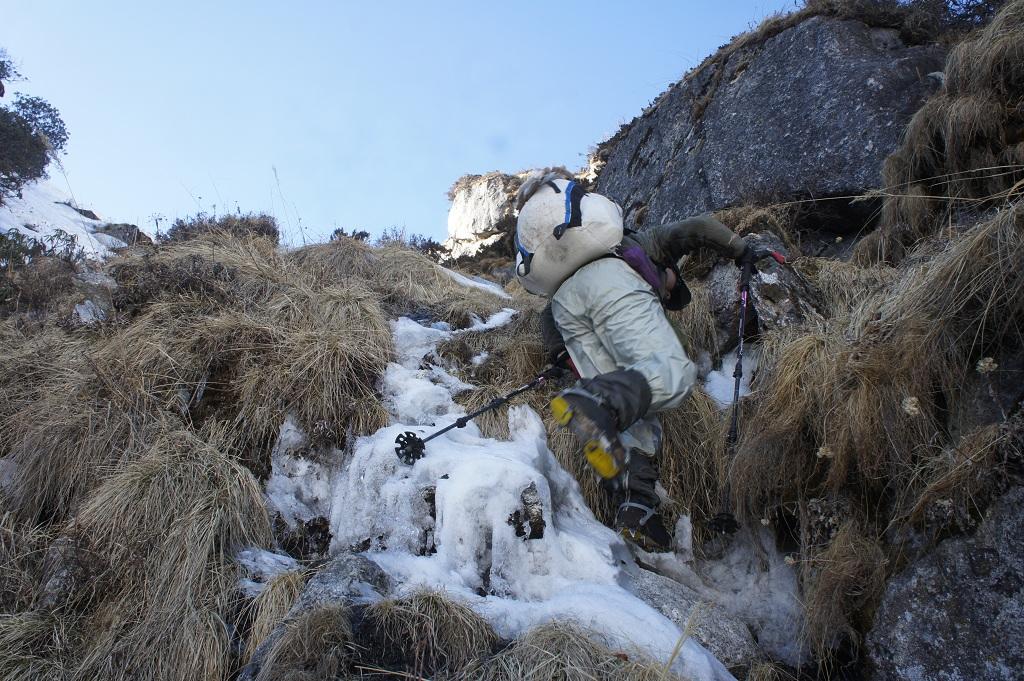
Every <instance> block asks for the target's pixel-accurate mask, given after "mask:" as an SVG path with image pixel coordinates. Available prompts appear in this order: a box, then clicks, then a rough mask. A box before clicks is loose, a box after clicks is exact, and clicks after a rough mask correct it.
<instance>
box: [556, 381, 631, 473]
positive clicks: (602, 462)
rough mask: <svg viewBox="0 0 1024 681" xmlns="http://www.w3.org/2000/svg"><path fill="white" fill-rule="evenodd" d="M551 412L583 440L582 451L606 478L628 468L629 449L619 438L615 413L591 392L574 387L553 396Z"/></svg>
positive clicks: (558, 421) (560, 423)
mask: <svg viewBox="0 0 1024 681" xmlns="http://www.w3.org/2000/svg"><path fill="white" fill-rule="evenodd" d="M551 412H552V414H553V415H554V417H555V421H556V422H557V423H558V425H559V426H561V427H563V428H564V427H568V428H569V429H570V430H572V432H573V433H575V434H576V437H577V438H579V440H580V442H582V443H583V454H584V456H586V457H587V461H588V462H589V463H590V465H591V467H592V468H593V469H594V470H595V471H596V472H597V474H598V475H600V476H601V477H602V478H604V479H605V480H611V479H612V478H615V477H616V476H617V475H618V474H619V472H620V471H622V470H623V469H624V468H625V463H626V451H625V449H624V448H623V446H622V443H621V442H619V428H618V423H617V421H616V419H615V417H614V416H613V415H612V413H611V412H610V411H608V410H607V409H605V408H604V406H602V405H601V403H600V402H599V401H598V400H597V399H596V398H595V397H593V396H592V395H590V394H588V393H585V392H583V391H582V390H579V389H576V388H573V389H569V390H566V391H565V392H563V393H562V394H561V395H559V396H558V397H556V398H554V399H553V400H551Z"/></svg>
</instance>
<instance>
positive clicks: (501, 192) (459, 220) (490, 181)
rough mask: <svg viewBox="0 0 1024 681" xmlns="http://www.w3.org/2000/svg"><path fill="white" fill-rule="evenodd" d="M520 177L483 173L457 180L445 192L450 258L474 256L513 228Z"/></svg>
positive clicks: (521, 176) (521, 179)
mask: <svg viewBox="0 0 1024 681" xmlns="http://www.w3.org/2000/svg"><path fill="white" fill-rule="evenodd" d="M523 177H524V176H523V175H506V174H504V173H498V172H494V173H487V174H486V175H466V176H465V177H461V178H459V179H458V180H457V181H456V182H455V184H454V185H453V186H452V188H451V189H450V190H449V192H448V198H450V199H451V202H452V206H451V208H450V209H449V210H448V239H447V240H446V241H445V242H444V246H445V248H446V249H448V251H449V253H451V257H453V258H461V257H465V256H474V255H477V254H478V253H479V252H480V251H481V250H482V249H484V248H486V247H488V246H493V245H495V244H498V243H499V242H501V241H502V237H504V236H506V235H509V234H511V232H512V230H513V229H515V224H516V218H515V196H516V191H518V190H519V185H520V184H522V181H523ZM509 253H511V251H509Z"/></svg>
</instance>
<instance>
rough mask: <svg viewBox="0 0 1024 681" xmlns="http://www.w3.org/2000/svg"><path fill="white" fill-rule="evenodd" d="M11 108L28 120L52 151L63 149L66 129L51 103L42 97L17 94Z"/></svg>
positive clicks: (66, 138) (66, 133) (33, 129)
mask: <svg viewBox="0 0 1024 681" xmlns="http://www.w3.org/2000/svg"><path fill="white" fill-rule="evenodd" d="M11 108H12V109H13V110H14V112H15V113H16V114H18V115H19V116H21V117H22V118H23V119H25V120H26V121H27V122H28V124H29V126H31V128H32V131H33V132H35V133H36V134H37V135H42V136H43V137H44V138H46V140H47V141H48V142H49V143H50V149H51V150H52V151H53V153H58V152H61V151H63V150H64V146H65V145H66V144H67V143H68V129H67V127H66V126H65V125H64V120H63V119H61V117H60V112H59V111H57V109H56V108H55V107H54V106H53V105H52V104H50V103H49V102H47V101H46V100H45V99H43V98H42V97H31V96H28V95H22V94H18V95H17V96H16V97H15V99H14V105H13V106H12V107H11Z"/></svg>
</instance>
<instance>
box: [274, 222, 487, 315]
mask: <svg viewBox="0 0 1024 681" xmlns="http://www.w3.org/2000/svg"><path fill="white" fill-rule="evenodd" d="M287 259H288V261H289V262H291V263H294V264H295V265H296V266H297V267H299V268H300V270H301V271H303V272H305V273H306V274H307V275H308V276H310V277H311V278H313V280H314V281H316V282H317V283H318V284H319V285H321V286H327V285H330V284H334V283H337V284H342V285H347V284H348V283H350V282H351V280H352V279H353V278H354V279H357V280H359V281H360V282H362V283H363V284H364V285H365V286H367V287H368V288H369V289H370V290H372V291H374V292H375V293H376V294H377V295H378V296H379V297H380V300H381V304H382V306H383V307H384V309H385V310H387V311H388V312H389V314H390V315H391V316H394V315H396V314H409V313H425V314H428V315H431V316H433V317H435V318H437V319H441V320H444V321H447V322H449V323H451V324H453V325H454V326H466V325H468V324H469V322H470V321H471V319H472V317H473V316H477V317H484V316H487V315H489V314H492V313H494V312H497V311H498V310H500V309H501V308H502V307H504V304H505V301H504V300H503V299H501V298H499V297H498V296H495V295H493V294H491V293H488V292H487V291H483V290H481V289H477V288H470V287H466V286H463V285H462V284H460V283H458V282H457V281H456V280H455V279H454V278H452V277H451V275H450V274H448V273H447V272H446V271H445V269H444V268H443V267H441V266H440V265H438V264H436V263H434V262H433V261H432V260H430V258H428V257H426V256H425V255H423V254H422V253H419V252H418V251H415V250H413V249H411V248H407V247H405V246H401V245H398V244H394V243H389V244H386V245H384V246H381V247H377V248H374V247H371V246H368V245H367V244H365V243H363V242H361V241H358V240H356V239H350V238H346V237H343V238H340V239H336V240H335V241H331V242H330V243H326V244H317V245H315V246H305V247H303V248H300V249H296V250H295V251H292V252H291V253H289V254H288V255H287Z"/></svg>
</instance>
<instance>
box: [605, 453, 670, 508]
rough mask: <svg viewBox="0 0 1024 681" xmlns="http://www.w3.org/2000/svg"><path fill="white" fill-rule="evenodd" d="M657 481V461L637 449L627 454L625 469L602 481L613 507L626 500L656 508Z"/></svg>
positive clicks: (657, 499) (657, 500) (659, 501)
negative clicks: (627, 463)
mask: <svg viewBox="0 0 1024 681" xmlns="http://www.w3.org/2000/svg"><path fill="white" fill-rule="evenodd" d="M657 482H658V461H657V459H656V458H655V457H653V456H648V455H647V454H646V453H645V452H643V451H642V450H639V449H633V450H631V451H630V455H629V465H628V467H627V469H626V470H625V471H623V472H622V473H620V474H619V476H618V477H616V478H614V479H612V480H605V481H602V486H603V487H604V490H605V492H607V493H608V494H609V495H610V496H611V500H612V505H613V507H614V508H615V509H618V507H619V506H621V505H622V504H624V503H626V502H632V503H634V504H641V505H643V506H647V507H648V508H652V509H656V508H658V505H659V504H660V503H661V499H660V498H659V497H658V493H657V492H656V491H655V489H654V486H655V485H656V484H657Z"/></svg>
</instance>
